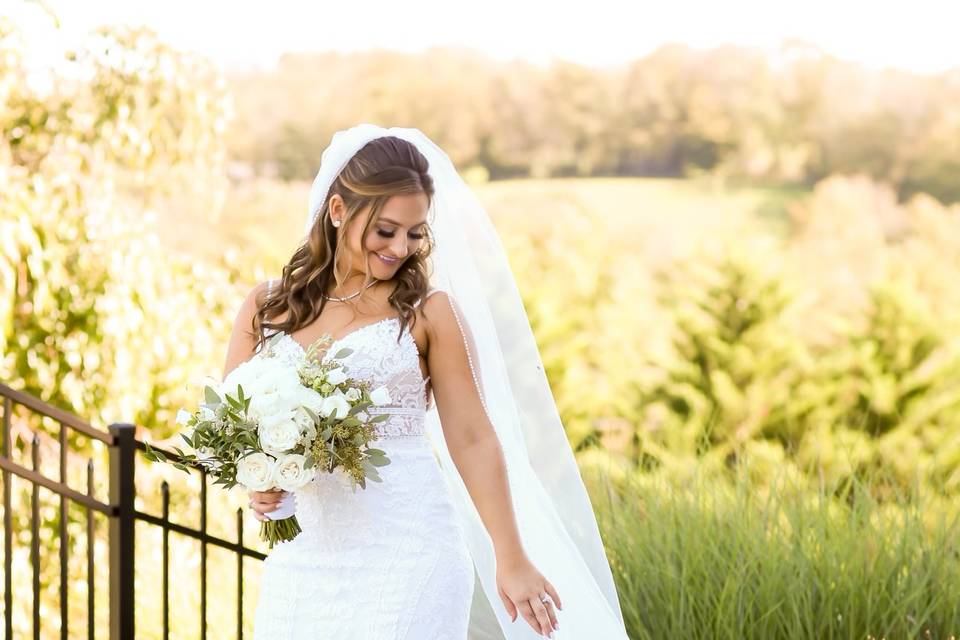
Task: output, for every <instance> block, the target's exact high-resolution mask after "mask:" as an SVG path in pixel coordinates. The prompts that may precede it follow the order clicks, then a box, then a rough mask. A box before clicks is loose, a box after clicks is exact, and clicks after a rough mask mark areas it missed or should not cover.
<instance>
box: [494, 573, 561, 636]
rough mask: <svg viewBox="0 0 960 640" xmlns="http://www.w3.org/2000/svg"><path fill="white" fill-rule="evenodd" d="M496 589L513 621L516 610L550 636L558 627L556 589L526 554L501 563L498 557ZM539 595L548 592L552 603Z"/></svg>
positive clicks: (558, 606) (533, 625) (559, 607)
mask: <svg viewBox="0 0 960 640" xmlns="http://www.w3.org/2000/svg"><path fill="white" fill-rule="evenodd" d="M497 592H498V593H499V594H500V599H501V600H503V606H504V607H506V609H507V613H509V614H510V619H511V620H513V621H516V619H517V612H518V611H519V612H520V613H521V614H522V615H523V619H524V620H526V621H527V622H528V623H529V624H530V626H531V627H533V630H534V631H537V632H539V633H542V634H543V635H544V636H547V637H549V638H552V637H553V632H554V631H555V630H556V629H557V628H558V627H559V624H558V623H557V614H556V611H554V609H553V605H554V603H556V605H557V609H559V610H561V611H562V610H563V604H562V603H561V602H560V596H559V594H557V590H556V589H554V588H553V585H552V584H550V583H549V582H548V581H547V579H546V578H544V577H543V575H542V574H541V573H540V572H539V571H537V568H536V567H534V566H533V564H531V562H530V561H529V560H528V559H527V558H526V557H523V558H520V559H518V560H515V561H511V562H503V563H501V562H500V561H499V559H498V562H497ZM542 594H547V595H548V596H549V597H550V598H552V599H553V602H551V601H550V600H549V599H548V600H547V601H546V602H542V601H541V600H540V596H541V595H542Z"/></svg>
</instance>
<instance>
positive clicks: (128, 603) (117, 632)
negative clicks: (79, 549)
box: [108, 423, 136, 640]
mask: <svg viewBox="0 0 960 640" xmlns="http://www.w3.org/2000/svg"><path fill="white" fill-rule="evenodd" d="M108 429H109V431H110V434H111V435H113V436H114V438H115V440H114V445H113V446H111V447H110V504H111V505H112V506H113V508H114V510H115V515H113V516H112V517H111V518H110V640H131V639H132V638H133V637H134V624H133V613H134V583H133V580H134V575H135V573H134V563H133V560H134V548H133V546H134V526H135V524H134V522H135V521H134V502H133V499H134V493H135V486H134V477H133V471H134V463H135V459H134V455H135V454H136V447H135V442H134V435H135V433H136V427H135V426H134V425H132V424H122V423H114V424H111V425H110V426H109V427H108Z"/></svg>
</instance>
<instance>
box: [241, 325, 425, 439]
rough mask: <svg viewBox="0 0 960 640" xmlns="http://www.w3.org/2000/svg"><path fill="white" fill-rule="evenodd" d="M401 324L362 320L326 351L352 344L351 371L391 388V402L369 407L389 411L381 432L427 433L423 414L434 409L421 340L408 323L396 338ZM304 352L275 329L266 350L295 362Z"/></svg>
mask: <svg viewBox="0 0 960 640" xmlns="http://www.w3.org/2000/svg"><path fill="white" fill-rule="evenodd" d="M398 327H399V319H398V318H395V317H391V318H384V319H382V320H379V321H377V322H373V323H370V324H366V325H363V326H361V327H359V328H357V329H354V330H353V331H351V332H350V333H348V334H346V335H345V336H343V337H342V338H339V339H337V340H334V341H333V343H331V345H330V347H329V348H328V349H327V352H326V354H324V356H323V359H324V361H327V360H329V359H330V358H332V357H333V355H334V354H336V353H337V352H338V351H339V350H340V349H343V348H345V347H347V348H350V349H351V350H352V352H351V353H350V354H349V355H348V356H346V357H345V358H342V359H341V362H342V363H343V365H344V368H345V369H346V371H347V374H348V375H350V376H351V377H356V378H360V379H363V380H367V381H369V382H370V384H371V385H372V386H373V387H374V388H376V387H379V386H381V385H382V386H385V387H386V388H387V390H388V391H389V392H390V398H391V399H392V400H393V402H392V403H391V404H389V405H385V406H382V407H375V408H371V409H370V411H369V412H368V413H370V414H371V415H376V414H378V413H386V414H389V415H390V416H391V417H390V419H388V420H385V421H384V422H381V423H380V424H378V425H377V434H378V435H379V437H381V438H396V437H405V436H423V435H424V434H425V431H424V415H425V414H426V412H427V411H428V410H429V409H430V402H429V400H428V389H427V386H428V382H429V378H424V377H423V374H422V373H421V371H420V354H419V350H418V349H417V344H416V342H415V341H414V339H413V336H412V335H411V334H410V331H409V328H408V327H404V329H403V334H402V335H401V336H400V343H399V344H397V340H396V336H397V329H398ZM258 353H260V351H259V350H258ZM303 355H304V348H303V346H302V345H301V344H300V343H299V342H297V341H296V340H294V339H293V337H292V336H290V334H288V333H285V332H277V333H274V334H273V335H271V336H270V337H269V338H268V339H267V343H266V350H265V351H263V357H278V358H284V359H286V360H287V361H289V362H291V363H294V362H296V361H297V360H299V359H300V358H302V357H303Z"/></svg>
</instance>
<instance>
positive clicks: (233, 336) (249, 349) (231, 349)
mask: <svg viewBox="0 0 960 640" xmlns="http://www.w3.org/2000/svg"><path fill="white" fill-rule="evenodd" d="M266 290H267V283H266V282H261V283H260V284H258V285H257V286H255V287H254V288H253V289H251V290H250V293H248V294H247V297H246V298H244V299H243V303H242V304H241V305H240V310H239V311H237V317H236V319H235V320H234V321H233V331H232V332H231V333H230V342H229V343H228V345H227V358H226V362H224V365H223V377H224V378H226V377H227V374H229V373H230V372H231V371H233V370H234V369H235V368H236V367H237V365H239V364H240V363H241V362H244V361H246V360H249V359H250V358H251V357H252V356H253V349H254V347H256V346H257V336H256V335H255V334H254V333H253V331H252V330H251V327H252V326H253V314H255V313H256V312H257V303H258V301H259V299H260V297H261V296H262V294H263V292H265V291H266Z"/></svg>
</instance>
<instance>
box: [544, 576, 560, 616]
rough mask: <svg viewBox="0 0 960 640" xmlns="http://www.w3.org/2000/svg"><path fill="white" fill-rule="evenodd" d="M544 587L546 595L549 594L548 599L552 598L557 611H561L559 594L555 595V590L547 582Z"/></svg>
mask: <svg viewBox="0 0 960 640" xmlns="http://www.w3.org/2000/svg"><path fill="white" fill-rule="evenodd" d="M544 587H545V588H546V591H547V593H549V594H550V597H551V598H553V602H554V604H556V605H557V609H560V611H563V603H562V602H560V594H558V593H557V590H556V589H554V588H553V585H552V584H550V583H549V582H547V583H545V584H544Z"/></svg>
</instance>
